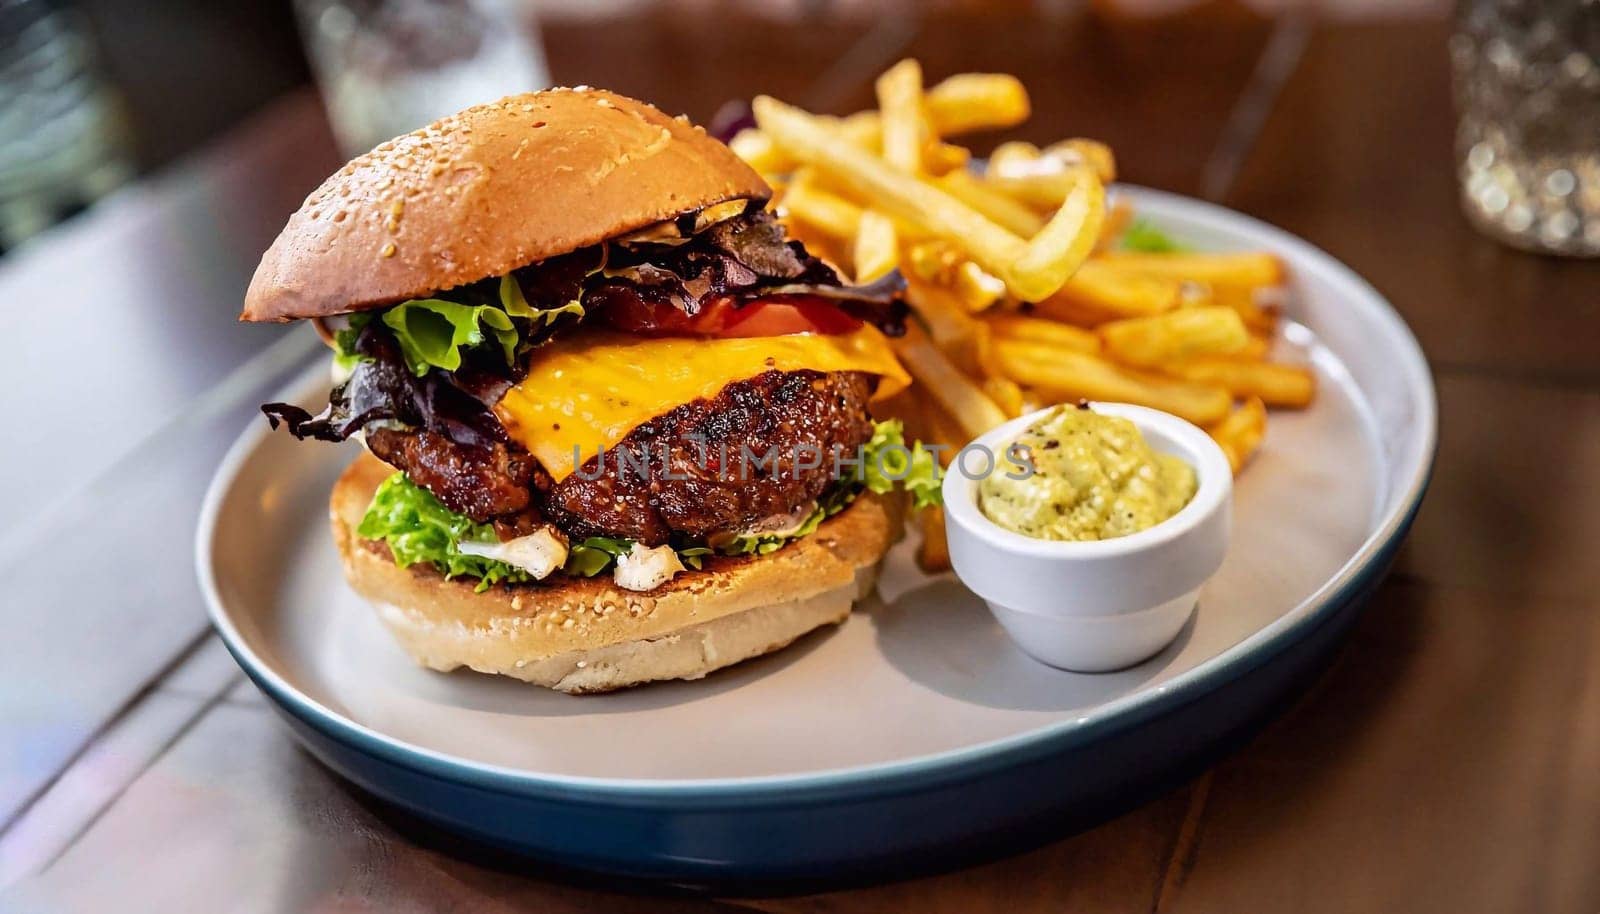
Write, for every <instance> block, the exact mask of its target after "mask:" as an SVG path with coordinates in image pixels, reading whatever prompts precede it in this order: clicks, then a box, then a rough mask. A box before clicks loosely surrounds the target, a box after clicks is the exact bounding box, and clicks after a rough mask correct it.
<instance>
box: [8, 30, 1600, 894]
mask: <svg viewBox="0 0 1600 914" xmlns="http://www.w3.org/2000/svg"><path fill="white" fill-rule="evenodd" d="M1446 35H1447V26H1446V25H1445V24H1444V23H1440V22H1418V23H1406V24H1381V25H1379V24H1368V25H1354V24H1337V23H1319V22H1312V21H1307V20H1302V19H1285V20H1282V21H1278V22H1271V23H1268V22H1256V21H1247V20H1238V19H1231V18H1220V19H1212V20H1208V21H1197V20H1184V21H1179V22H1175V23H1167V24H1162V25H1144V26H1128V25H1116V26H1113V25H1106V24H1100V23H1095V22H1091V21H1085V20H1082V19H1063V20H1059V21H1055V20H1048V21H1020V20H1001V21H987V20H974V19H966V18H952V19H935V20H930V21H923V22H916V21H909V20H895V21H887V22H883V23H880V24H878V25H876V26H871V27H867V26H849V25H837V26H806V27H783V28H780V27H776V26H770V25H761V24H757V23H748V22H738V21H735V22H712V21H708V20H707V18H706V17H705V16H704V15H702V14H686V15H680V16H678V17H676V18H675V19H673V20H671V21H658V20H633V21H629V22H626V23H620V24H618V23H608V24H605V25H603V26H585V27H562V28H555V27H549V28H547V29H546V42H547V45H548V47H549V51H550V57H551V65H552V69H553V71H554V73H555V74H556V76H557V78H558V79H560V80H561V81H563V82H569V83H578V82H588V83H595V84H604V85H609V86H613V87H615V88H617V89H619V90H622V91H624V92H630V93H635V94H639V95H643V96H646V97H651V98H654V99H656V100H657V101H659V102H660V103H661V104H662V105H663V106H664V107H666V108H668V109H672V110H682V111H686V112H688V113H690V114H691V115H694V116H696V117H698V118H706V117H708V116H710V115H711V113H712V112H713V111H714V110H715V109H716V108H717V107H718V105H720V104H721V103H722V102H724V101H726V100H728V99H731V98H737V97H742V96H746V95H748V94H751V93H753V92H756V91H767V92H772V93H774V94H777V95H780V96H786V97H789V98H791V99H794V100H796V101H798V102H800V103H802V104H806V105H808V106H811V107H815V108H820V109H826V110H834V111H841V112H842V111H846V110H850V109H852V108H855V107H859V106H862V105H864V104H866V103H868V101H869V99H870V78H871V77H872V76H873V75H874V74H875V73H877V72H878V71H879V70H881V69H882V68H883V67H884V66H885V65H886V64H887V63H889V62H891V61H892V60H894V59H895V58H897V57H899V56H901V55H904V54H915V55H917V56H919V57H921V58H922V60H923V61H924V64H925V65H926V67H927V69H928V70H929V71H930V73H932V74H934V75H942V74H945V73H949V72H953V71H956V70H967V69H993V70H1010V71H1014V72H1017V73H1018V74H1020V75H1021V76H1022V77H1023V78H1024V79H1025V80H1026V81H1027V83H1028V85H1029V86H1030V88H1031V89H1032V90H1033V92H1034V96H1035V99H1036V101H1037V107H1038V110H1037V114H1036V116H1035V118H1034V120H1033V121H1032V122H1031V123H1030V124H1029V125H1028V126H1027V127H1026V128H1025V130H1024V131H1023V134H1024V135H1026V136H1027V137H1029V138H1032V139H1037V140H1046V139H1053V138H1056V137H1059V136H1062V135H1087V136H1095V137H1100V138H1103V139H1105V140H1108V141H1109V142H1111V143H1112V145H1113V146H1114V147H1115V148H1116V149H1117V151H1118V153H1119V157H1120V158H1121V161H1122V165H1123V171H1124V174H1125V176H1126V177H1127V178H1128V179H1130V180H1133V181H1136V182H1139V183H1144V184H1150V185H1155V186H1159V187H1165V188H1169V189H1172V190H1176V191H1180V192H1184V193H1190V194H1197V195H1200V196H1204V197H1208V198H1211V199H1215V200H1217V201H1219V202H1222V203H1224V204H1227V205H1229V206H1233V207H1236V208H1238V209H1241V210H1243V211H1245V212H1248V213H1251V214H1253V215H1256V216H1259V217H1261V218H1264V219H1266V220H1268V221H1271V222H1275V223H1277V224H1279V225H1282V226H1284V227H1285V228H1287V229H1289V230H1291V231H1294V232H1297V233H1299V234H1301V235H1303V236H1305V237H1306V238H1308V239H1310V240H1311V241H1312V242H1314V243H1316V244H1318V245H1320V246H1322V247H1324V248H1325V249H1327V250H1328V251H1330V252H1331V253H1332V254H1333V255H1335V256H1336V257H1339V258H1341V259H1343V260H1345V261H1346V262H1347V263H1349V264H1350V265H1351V266H1353V267H1354V268H1355V269H1356V270H1357V271H1359V272H1361V273H1362V274H1364V275H1365V276H1367V277H1368V278H1369V279H1371V280H1372V281H1373V282H1374V283H1375V284H1376V285H1377V286H1378V288H1379V289H1380V290H1382V291H1383V292H1385V293H1386V294H1387V295H1388V296H1389V297H1390V298H1391V300H1392V301H1393V302H1394V303H1395V305H1396V307H1398V308H1399V309H1400V311H1401V313H1402V314H1403V315H1404V316H1405V317H1406V319H1407V320H1408V321H1409V322H1410V324H1411V326H1412V327H1413V328H1414V329H1415V331H1416V332H1417V335H1418V336H1419V337H1420V339H1421V341H1422V344H1423V347H1424V348H1425V350H1426V351H1427V353H1428V355H1429V357H1430V358H1431V359H1432V361H1433V364H1434V367H1435V371H1436V372H1437V379H1438V384H1439V392H1440V400H1441V404H1440V405H1441V410H1442V421H1441V429H1442V443H1441V446H1440V452H1439V459H1438V464H1437V468H1436V473H1435V476H1434V482H1433V488H1432V491H1431V493H1430V494H1429V496H1428V499H1427V502H1426V503H1425V505H1424V507H1423V509H1422V512H1421V515H1420V517H1419V518H1418V520H1417V524H1416V527H1415V530H1414V532H1413V533H1412V535H1411V539H1410V542H1409V544H1408V545H1407V546H1406V547H1405V549H1404V550H1403V551H1402V553H1401V556H1400V559H1399V561H1398V564H1397V566H1396V568H1395V570H1394V573H1393V574H1392V575H1391V577H1390V578H1389V580H1388V582H1387V583H1386V584H1385V585H1384V586H1383V587H1382V588H1381V589H1380V590H1379V591H1378V593H1377V595H1376V596H1375V598H1374V599H1373V601H1372V604H1371V606H1370V609H1369V610H1368V611H1367V613H1366V614H1365V616H1364V617H1363V618H1362V620H1361V621H1360V622H1359V623H1358V625H1357V628H1356V630H1355V632H1354V634H1353V635H1352V636H1351V638H1350V642H1349V644H1348V647H1347V648H1346V649H1345V651H1344V652H1343V653H1342V655H1341V656H1340V658H1339V659H1338V660H1337V661H1336V663H1335V664H1334V666H1333V667H1332V669H1331V670H1330V671H1329V672H1328V673H1327V674H1326V676H1325V677H1323V679H1322V680H1321V681H1320V682H1319V683H1318V684H1317V685H1316V686H1315V687H1314V688H1312V689H1311V691H1310V692H1309V694H1307V695H1305V696H1304V697H1303V698H1302V700H1301V701H1300V702H1299V703H1298V705H1297V706H1296V707H1295V708H1294V709H1293V710H1292V711H1291V712H1290V713H1288V714H1286V715H1285V716H1284V717H1283V718H1282V719H1281V720H1279V721H1278V722H1276V723H1275V724H1273V725H1271V726H1270V727H1268V729H1267V730H1266V731H1265V732H1264V733H1262V734H1261V735H1260V736H1259V737H1258V738H1256V739H1255V740H1254V741H1253V742H1252V743H1251V744H1250V745H1248V746H1247V747H1245V748H1244V749H1242V750H1241V751H1239V752H1238V753H1236V754H1235V755H1233V756H1232V757H1230V758H1228V759H1226V760H1225V761H1223V762H1222V763H1221V764H1219V765H1217V766H1216V767H1215V768H1214V769H1212V770H1210V771H1208V772H1206V773H1205V774H1203V775H1201V776H1200V777H1198V778H1196V779H1195V780H1194V781H1192V782H1191V783H1189V784H1186V785H1184V786H1182V787H1180V788H1178V789H1176V790H1174V791H1173V792H1171V793H1170V794H1168V795H1166V796H1164V797H1162V798H1160V799H1158V800H1156V801H1154V802H1152V803H1150V804H1148V805H1145V806H1143V807H1140V808H1137V809H1134V810H1132V811H1130V812H1127V813H1126V814H1124V815H1122V816H1121V817H1119V818H1116V819H1114V820H1112V821H1110V822H1107V823H1105V824H1104V825H1102V826H1100V827H1098V828H1095V829H1093V830H1091V831H1088V832H1085V833H1082V834H1078V835H1076V836H1071V837H1063V838H1062V839H1061V840H1058V841H1056V842H1055V843H1053V844H1049V845H1047V846H1044V847H1041V848H1039V849H1037V850H1034V851H1032V852H1029V853H1025V854H1022V855H1020V856H1014V857H1011V858H1009V859H1003V860H1000V861H998V862H990V863H986V864H983V865H977V866H974V867H971V868H969V869H965V870H962V871H958V872H952V873H947V874H944V875H940V876H935V877H931V878H924V879H918V880H914V881H909V882H901V883H896V884H890V885H884V886H877V887H869V888H858V889H852V890H847V891H836V892H830V893H825V894H819V895H812V896H805V897H785V898H759V899H735V900H724V901H712V900H707V899H701V898H689V897H682V896H673V897H666V896H648V895H640V894H626V895H623V894H616V893H614V890H613V889H614V887H613V886H611V885H608V884H607V883H606V882H605V881H604V880H589V879H581V878H572V877H567V876H558V875H557V874H552V873H547V872H544V871H542V870H541V869H540V868H539V867H537V866H535V865H531V864H527V863H524V862H518V861H511V860H505V859H499V858H488V857H485V856H484V855H483V854H482V853H481V852H475V851H468V850H464V849H463V848H462V847H460V846H459V845H458V844H457V843H456V842H454V841H453V840H452V839H451V838H450V837H449V836H446V835H441V834H438V833H436V832H433V831H431V830H429V829H427V828H425V827H422V826H420V825H418V824H416V823H414V822H411V821H408V820H406V819H405V817H403V816H401V815H400V814H398V813H396V812H395V811H393V810H390V809H387V808H385V807H383V806H382V805H380V804H377V803H375V802H373V801H371V800H369V799H367V798H365V797H362V796H360V795H358V794H356V793H355V792H353V791H352V790H351V789H350V788H349V787H347V786H346V785H344V784H343V783H342V782H340V781H338V780H337V779H336V778H334V777H333V776H332V775H331V774H330V773H328V772H327V771H326V770H324V769H323V768H321V767H319V766H318V765H317V764H315V763H314V762H312V761H311V760H310V759H309V757H308V756H306V755H305V754H304V753H303V752H301V751H299V750H298V749H297V748H295V746H294V744H293V743H292V742H291V740H290V738H289V736H288V734H287V733H286V732H285V730H284V729H283V728H282V727H281V726H280V725H279V724H278V723H277V722H276V720H275V719H274V718H273V716H272V714H271V713H270V712H269V711H268V710H267V708H266V706H265V704H264V703H263V701H262V700H261V699H260V698H259V697H258V696H257V695H256V694H255V692H254V690H253V689H252V688H251V687H250V686H249V685H248V683H244V682H243V681H242V680H241V676H240V674H239V672H238V670H237V669H236V668H235V667H234V666H233V664H232V663H231V661H230V660H229V658H228V657H227V656H226V654H225V653H224V652H223V651H222V649H221V648H220V646H219V645H218V644H217V642H216V641H215V640H214V639H213V638H212V637H211V636H210V635H209V632H208V630H207V628H206V623H205V620H204V617H203V614H202V609H201V604H200V600H199V595H198V592H197V589H196V586H195V584H194V581H193V577H192V572H191V569H190V539H191V536H192V529H193V523H194V515H195V509H196V506H197V504H198V500H199V497H200V493H201V492H202V490H203V487H204V485H205V483H206V481H207V479H208V477H209V475H210V472H211V469H212V467H213V466H214V465H215V463H216V461H217V460H218V458H219V457H220V455H221V453H222V451H223V449H224V448H225V447H226V446H227V444H228V442H229V441H230V440H231V439H232V437H233V436H234V435H235V434H236V433H237V431H238V429H239V428H240V427H242V426H243V425H244V424H245V423H246V422H248V421H251V417H252V415H253V413H254V407H255V404H256V403H258V402H260V401H261V400H262V399H263V398H264V397H265V395H267V394H268V393H269V392H270V391H271V390H272V389H273V388H274V387H276V386H277V385H279V384H281V383H282V382H283V381H284V380H285V379H286V378H287V377H288V376H289V375H290V374H291V373H292V372H293V371H295V370H297V369H299V368H300V367H302V366H303V365H304V364H306V363H307V362H308V361H309V360H311V359H314V358H319V357H320V356H318V355H317V354H316V350H317V344H316V342H315V341H314V340H313V339H312V338H311V337H310V335H309V334H308V333H307V332H305V331H303V330H291V331H285V330H282V329H267V328H259V327H240V326H236V325H235V324H234V321H233V315H234V313H235V310H236V308H237V304H238V302H239V299H240V294H241V292H242V289H243V287H244V283H245V281H246V279H247V278H248V275H249V272H250V269H251V268H252V267H253V264H254V260H255V258H256V256H258V254H259V251H260V250H261V249H262V248H263V247H264V246H265V244H266V242H267V241H268V240H270V238H271V236H272V235H273V234H274V233H275V232H276V230H277V228H278V227H279V225H280V224H281V221H282V219H283V218H284V216H285V215H286V214H287V213H288V212H289V211H290V209H292V208H293V206H294V205H295V204H296V203H297V202H298V200H299V198H300V197H301V196H302V195H303V194H304V193H305V192H306V191H307V190H309V189H310V188H311V187H312V186H314V185H315V183H316V182H317V181H318V180H320V178H321V177H322V176H323V175H324V174H325V173H326V172H328V171H331V170H332V168H333V167H335V166H336V165H337V164H338V163H337V156H336V155H335V154H334V152H333V151H332V146H331V142H330V140H329V138H328V135H327V132H326V127H325V125H324V123H323V120H322V116H321V112H320V108H319V107H318V106H317V104H316V102H315V100H314V98H313V97H312V96H311V95H309V94H301V95H296V96H291V97H288V98H285V99H284V100H283V101H282V102H281V103H280V104H278V105H276V106H274V107H273V108H271V109H270V110H268V111H266V112H263V113H262V114H260V115H259V116H258V117H256V118H255V119H254V120H252V121H250V122H249V123H247V124H245V125H244V126H242V127H240V128H239V129H238V130H237V131H236V132H235V133H234V134H233V135H231V136H230V137H228V138H227V139H226V140H225V141H224V142H222V143H221V144H220V145H218V146H217V147H215V148H213V149H211V150H209V151H207V152H206V153H205V154H203V155H201V156H200V157H198V158H195V159H192V160H189V161H187V162H186V163H183V164H182V165H180V166H179V167H178V168H176V169H175V170H173V171H171V172H169V173H167V174H165V175H164V176H162V177H160V178H158V179H156V180H154V181H151V182H148V183H147V184H144V185H141V186H138V187H134V188H132V189H130V190H128V191H126V192H124V193H122V194H121V195H119V196H118V197H116V198H114V199H112V200H111V201H109V202H107V203H106V204H105V205H103V206H101V207H99V208H97V209H96V210H95V211H93V212H92V213H90V214H89V215H87V216H86V217H84V218H82V219H80V220H77V221H76V222H74V223H71V224H69V225H67V226H65V227H63V228H62V229H61V230H59V231H57V232H56V233H54V234H53V235H50V236H48V237H45V238H43V239H41V240H40V241H39V242H38V243H37V244H35V245H33V246H31V247H29V248H26V249H24V250H22V251H20V252H17V253H16V254H14V255H13V256H11V257H9V258H7V259H6V260H5V261H3V262H0V300H4V301H6V302H7V303H8V304H9V307H7V308H3V309H0V322H3V328H0V330H3V332H0V338H3V339H5V340H6V341H7V342H8V346H7V353H8V355H7V358H6V359H3V360H0V389H4V390H6V391H8V393H7V394H6V401H5V402H6V417H7V420H8V421H7V423H6V427H7V439H6V440H7V443H8V444H9V445H10V447H8V448H7V449H6V452H5V455H4V457H3V460H4V461H5V463H4V467H5V469H6V470H7V472H6V473H4V474H0V504H4V505H6V506H7V510H6V513H5V515H4V518H5V521H4V526H3V528H0V537H3V540H0V541H3V543H4V546H5V548H4V551H3V552H0V579H3V580H5V581H6V583H7V585H8V586H7V597H6V599H5V600H4V601H0V630H3V631H5V632H6V635H7V637H6V638H5V640H4V642H3V646H0V886H6V885H9V886H10V888H9V889H6V890H3V891H4V894H0V909H3V910H7V911H13V910H28V911H34V910H38V911H98V910H108V909H115V910H131V911H145V910H151V911H177V910H192V909H199V910H227V911H288V910H313V909H314V910H324V911H332V910H384V911H402V910H403V911H411V910H437V909H450V910H473V911H481V910H515V909H521V908H524V907H526V908H532V909H537V910H545V911H566V910H573V911H577V910H582V911H590V910H603V911H628V910H645V909H652V910H653V909H658V908H666V909H671V910H679V909H681V910H696V911H698V910H719V909H734V908H744V909H757V910H763V911H795V912H798V911H872V910H882V909H906V910H915V911H926V912H931V911H952V912H973V911H984V910H1007V911H1014V910H1037V911H1062V910H1082V911H1091V910H1092V911H1139V912H1150V911H1157V912H1201V911H1306V912H1310V911H1337V912H1351V911H1391V910H1405V911H1441V912H1460V911H1571V912H1593V911H1595V910H1596V909H1597V908H1600V561H1597V559H1600V547H1597V545H1596V544H1597V543H1600V263H1595V262H1587V263H1583V262H1562V261H1556V260H1550V259H1543V258H1538V257H1533V256H1529V255H1526V254H1520V253H1516V252H1513V251H1510V250H1507V249H1504V248H1501V247H1498V246H1496V245H1495V244H1493V243H1492V242H1490V241H1488V240H1486V239H1484V238H1481V237H1479V236H1478V235H1476V234H1474V233H1473V232H1472V231H1471V230H1470V229H1469V228H1468V227H1467V225H1466V224H1465V222H1464V221H1463V219H1462V217H1461V216H1460V215H1459V214H1458V211H1457V209H1456V206H1455V200H1454V179H1453V169H1452V164H1451V151H1450V143H1451V131H1452V115H1451V111H1450V102H1449V95H1448V81H1447V74H1446V57H1445V38H1446Z"/></svg>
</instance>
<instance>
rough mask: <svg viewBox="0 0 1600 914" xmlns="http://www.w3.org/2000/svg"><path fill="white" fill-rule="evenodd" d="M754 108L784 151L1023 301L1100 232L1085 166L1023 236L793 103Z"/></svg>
mask: <svg viewBox="0 0 1600 914" xmlns="http://www.w3.org/2000/svg"><path fill="white" fill-rule="evenodd" d="M753 107H754V109H755V114H756V122H757V123H758V124H760V125H761V129H762V130H764V131H766V132H767V134H768V135H769V136H771V137H772V139H773V141H774V142H775V143H777V144H778V145H779V146H780V147H781V148H782V149H783V150H784V151H785V152H787V153H788V154H789V155H791V156H793V157H794V158H796V159H798V160H800V161H802V162H805V163H808V164H812V165H815V166H817V167H818V168H819V169H821V170H823V171H825V172H827V173H829V174H830V175H832V176H833V177H834V178H835V179H836V180H838V181H840V182H842V183H844V184H846V185H848V186H849V187H850V188H851V189H852V190H853V191H854V192H855V193H856V194H857V195H858V196H859V197H861V198H862V199H863V200H866V201H867V202H869V203H870V205H872V206H873V207H874V208H877V209H881V210H883V211H884V212H886V213H888V214H889V215H891V216H895V217H897V218H900V219H904V220H906V221H908V222H912V223H914V224H917V225H920V226H924V227H926V228H927V230H928V231H929V232H930V233H931V234H933V235H936V236H938V237H941V238H945V239H947V240H950V241H952V242H955V243H956V244H957V245H959V246H961V247H962V248H963V249H964V250H966V251H967V253H968V254H970V255H971V256H972V259H973V260H976V261H977V262H978V265H979V266H981V267H983V268H984V269H985V270H987V271H988V272H990V273H992V274H994V275H995V276H998V277H1000V279H1001V280H1003V281H1004V282H1005V284H1006V287H1007V288H1008V289H1010V290H1011V291H1012V292H1013V293H1014V294H1015V295H1016V296H1017V297H1018V298H1021V299H1023V300H1026V301H1035V300H1038V299H1041V298H1045V297H1047V296H1049V295H1051V294H1053V293H1055V292H1056V291H1057V290H1058V289H1060V288H1061V286H1062V285H1063V284H1064V283H1065V282H1066V281H1067V278H1068V277H1069V276H1071V275H1072V273H1073V272H1074V271H1075V270H1077V268H1078V267H1079V266H1080V265H1081V264H1082V263H1083V261H1084V259H1085V258H1087V257H1088V254H1089V249H1090V248H1091V247H1092V246H1093V244H1094V240H1095V238H1096V237H1098V235H1099V232H1100V223H1101V220H1102V219H1103V218H1104V216H1105V189H1104V187H1102V186H1101V184H1100V182H1099V181H1098V180H1096V179H1095V177H1094V175H1093V174H1092V173H1090V172H1088V171H1086V170H1083V169H1079V170H1077V171H1075V172H1074V173H1073V175H1074V185H1073V189H1072V191H1071V192H1070V193H1069V194H1068V195H1067V198H1066V200H1065V202H1064V203H1062V205H1061V208H1060V209H1059V210H1057V211H1056V214H1055V215H1054V216H1052V217H1051V219H1050V221H1048V222H1047V223H1045V227H1044V228H1043V229H1042V230H1040V232H1039V233H1038V234H1037V235H1035V236H1034V237H1033V238H1032V239H1031V240H1029V241H1023V240H1022V239H1021V238H1018V237H1017V236H1016V235H1013V234H1012V233H1011V232H1009V231H1007V230H1006V229H1005V228H1003V227H1001V226H999V225H996V224H995V223H994V222H993V221H991V220H990V219H989V218H988V217H986V216H984V215H983V214H981V213H979V212H978V211H976V210H974V209H973V208H972V207H970V206H968V205H967V204H965V203H962V202H961V201H960V200H958V199H956V198H955V197H953V196H951V195H950V194H948V193H946V192H945V191H943V190H941V189H940V188H938V187H935V186H934V185H932V184H929V183H926V182H924V181H920V180H918V179H917V178H916V177H914V176H912V175H909V174H906V173H905V172H902V171H900V170H898V169H896V168H893V167H892V166H890V165H888V164H887V163H885V162H883V161H882V160H881V159H876V158H874V157H873V156H871V155H870V154H868V153H865V152H863V151H862V150H860V149H859V148H857V147H855V146H852V145H850V144H849V143H846V142H843V141H841V140H839V139H838V138H837V136H836V135H835V134H834V133H833V132H832V131H831V130H829V129H828V127H827V126H825V125H823V124H820V123H818V122H817V120H816V119H815V118H814V117H813V116H811V115H809V114H807V113H806V112H804V111H801V110H800V109H798V108H794V107H791V106H789V105H785V104H783V103H782V102H780V101H778V100H777V99H774V98H770V97H768V96H761V97H758V98H757V99H756V100H755V101H754V103H753Z"/></svg>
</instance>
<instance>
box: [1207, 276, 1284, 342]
mask: <svg viewBox="0 0 1600 914" xmlns="http://www.w3.org/2000/svg"><path fill="white" fill-rule="evenodd" d="M1206 288H1207V289H1210V290H1211V300H1212V301H1213V302H1215V303H1216V304H1219V305H1223V306H1225V307H1228V308H1232V309H1233V310H1234V311H1235V312H1236V313H1237V314H1238V315H1239V318H1240V320H1243V321H1244V325H1245V326H1246V327H1249V328H1250V330H1251V332H1253V333H1266V334H1270V333H1272V332H1274V331H1275V330H1277V327H1278V316H1277V314H1276V313H1275V311H1273V310H1269V309H1267V308H1264V307H1262V306H1261V303H1260V301H1258V296H1257V295H1256V291H1257V290H1256V289H1254V288H1251V287H1250V286H1239V285H1232V284H1229V283H1207V284H1206Z"/></svg>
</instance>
